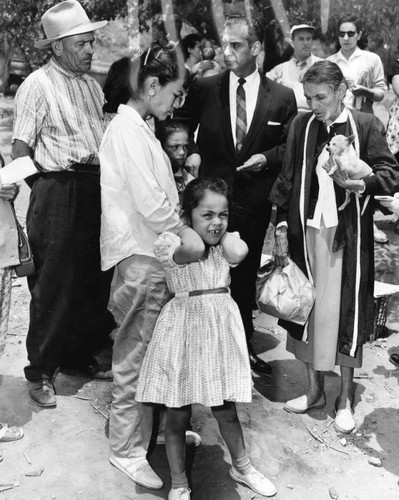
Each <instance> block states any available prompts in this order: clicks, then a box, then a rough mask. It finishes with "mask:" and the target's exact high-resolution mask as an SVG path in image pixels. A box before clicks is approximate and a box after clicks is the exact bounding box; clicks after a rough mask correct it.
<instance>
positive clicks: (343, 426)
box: [334, 397, 356, 434]
mask: <svg viewBox="0 0 399 500" xmlns="http://www.w3.org/2000/svg"><path fill="white" fill-rule="evenodd" d="M338 402H339V397H338V398H337V399H336V400H335V420H334V429H335V430H336V431H337V432H341V433H343V434H350V433H351V432H352V431H353V430H354V429H355V428H356V422H355V419H354V418H353V410H352V407H353V402H351V407H350V408H343V409H342V410H338Z"/></svg>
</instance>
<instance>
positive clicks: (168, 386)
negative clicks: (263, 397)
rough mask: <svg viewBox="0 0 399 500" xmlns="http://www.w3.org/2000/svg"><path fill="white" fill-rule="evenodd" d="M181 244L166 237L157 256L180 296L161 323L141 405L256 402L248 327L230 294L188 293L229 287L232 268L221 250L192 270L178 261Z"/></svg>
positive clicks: (147, 362)
mask: <svg viewBox="0 0 399 500" xmlns="http://www.w3.org/2000/svg"><path fill="white" fill-rule="evenodd" d="M179 244H180V238H179V237H177V236H176V235H174V234H172V233H168V232H167V233H163V234H162V235H161V236H160V237H159V238H158V239H157V241H156V242H155V245H154V250H155V254H156V256H157V258H158V259H159V260H160V261H161V262H162V264H163V266H164V268H165V270H166V276H167V282H168V287H169V289H170V291H171V292H173V293H174V294H175V295H174V297H173V298H172V299H171V300H170V301H169V302H168V303H167V304H166V305H165V307H164V308H163V310H162V311H161V314H160V316H159V318H158V321H157V324H156V326H155V330H154V333H153V337H152V340H151V342H150V344H149V347H148V350H147V353H146V356H145V358H144V362H143V365H142V368H141V371H140V380H139V385H138V390H137V394H136V399H137V400H138V401H142V402H151V403H160V404H165V405H166V406H168V407H172V408H175V407H181V406H184V405H189V404H192V403H201V404H203V405H205V406H219V405H222V404H223V401H240V402H250V401H251V397H252V379H251V371H250V366H249V359H248V351H247V345H246V339H245V332H244V327H243V324H242V320H241V316H240V312H239V309H238V306H237V304H236V303H235V302H234V300H233V299H232V298H231V296H230V294H229V293H220V294H216V293H215V294H206V295H198V296H189V295H188V292H190V291H195V290H204V289H215V288H219V287H228V286H229V284H230V274H229V264H228V262H227V261H226V259H225V258H224V256H223V252H222V248H221V246H217V247H211V248H210V249H209V254H208V256H207V258H205V259H202V260H200V261H197V262H193V263H190V264H184V265H178V264H176V263H175V262H174V261H173V253H174V250H175V248H176V247H177V246H178V245H179Z"/></svg>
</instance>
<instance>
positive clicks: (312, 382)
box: [305, 363, 324, 405]
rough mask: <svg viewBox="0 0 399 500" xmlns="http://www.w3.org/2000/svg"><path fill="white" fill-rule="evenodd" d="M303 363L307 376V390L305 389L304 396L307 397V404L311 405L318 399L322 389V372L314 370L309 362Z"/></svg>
mask: <svg viewBox="0 0 399 500" xmlns="http://www.w3.org/2000/svg"><path fill="white" fill-rule="evenodd" d="M305 364H306V373H307V376H308V390H307V391H306V396H307V399H308V405H312V404H313V403H315V402H316V401H317V400H318V399H320V396H321V395H322V393H323V391H324V373H323V372H320V371H317V370H315V369H314V368H313V367H312V366H311V365H310V363H305Z"/></svg>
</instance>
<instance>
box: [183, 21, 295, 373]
mask: <svg viewBox="0 0 399 500" xmlns="http://www.w3.org/2000/svg"><path fill="white" fill-rule="evenodd" d="M262 42H263V31H262V29H261V27H260V26H259V23H258V22H257V21H256V20H255V19H248V18H246V17H241V16H234V17H229V18H227V19H226V23H225V29H224V32H223V51H224V59H225V63H226V66H227V71H225V72H224V73H222V74H220V75H216V76H213V77H208V78H203V79H199V80H197V81H196V82H195V83H194V85H193V88H192V89H191V90H190V92H189V94H188V96H187V99H186V103H185V105H184V107H183V108H182V109H181V110H179V113H178V118H180V119H183V120H189V122H190V127H191V131H192V132H194V131H195V130H196V128H197V126H198V125H199V130H198V137H197V147H198V152H199V155H200V157H201V168H200V176H211V177H221V178H223V179H224V180H225V181H227V182H228V183H229V184H230V185H231V186H232V190H233V202H234V209H233V210H232V214H231V215H232V216H231V226H230V228H229V230H232V231H239V233H240V234H241V237H242V238H243V239H244V240H245V241H246V243H247V244H248V247H249V253H248V257H247V258H246V259H245V260H244V261H243V262H242V263H241V264H240V265H239V266H238V267H237V268H235V269H232V272H231V279H232V282H231V292H232V296H233V298H234V299H235V300H236V302H237V304H238V306H239V308H240V312H241V315H242V319H243V322H244V327H245V332H246V335H247V342H248V348H249V353H250V361H251V367H252V369H253V370H254V371H257V372H261V373H267V374H271V367H270V366H269V365H268V364H267V363H265V362H264V361H263V360H262V359H260V358H259V357H258V356H256V354H255V352H254V350H253V348H252V346H251V344H250V342H249V340H250V338H251V336H252V334H253V330H254V327H253V322H252V309H253V306H254V303H255V281H256V272H257V269H258V267H259V264H260V258H261V254H262V246H263V241H264V238H265V235H266V230H267V227H268V224H269V221H270V215H271V204H270V202H269V201H268V194H269V191H270V189H271V187H272V186H273V183H274V181H275V179H276V177H277V175H278V173H279V171H280V168H281V164H282V159H283V155H284V149H285V141H286V137H287V131H288V126H289V124H290V122H291V120H292V118H293V117H294V115H295V114H296V112H297V107H296V101H295V96H294V93H293V92H292V90H290V89H288V88H286V87H283V86H282V85H279V84H277V83H275V82H273V81H271V80H269V79H268V78H266V77H264V76H263V75H262V74H261V73H260V72H259V70H258V67H257V64H256V58H257V56H258V54H259V53H260V51H261V47H262ZM196 154H197V153H194V155H196ZM195 159H197V161H198V163H199V157H197V158H196V157H195V156H192V157H191V158H190V160H191V164H193V160H195Z"/></svg>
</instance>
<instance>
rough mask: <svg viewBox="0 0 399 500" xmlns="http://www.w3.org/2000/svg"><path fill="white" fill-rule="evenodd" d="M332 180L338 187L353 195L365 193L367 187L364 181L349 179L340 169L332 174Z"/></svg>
mask: <svg viewBox="0 0 399 500" xmlns="http://www.w3.org/2000/svg"><path fill="white" fill-rule="evenodd" d="M331 178H332V180H333V181H334V182H336V183H337V184H338V186H341V187H342V188H344V189H347V190H348V191H351V192H352V193H357V192H359V191H361V192H363V191H364V190H365V187H366V185H365V183H364V180H363V179H349V178H348V174H347V172H341V171H340V170H339V169H337V170H336V171H335V172H334V173H333V174H332V176H331Z"/></svg>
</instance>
